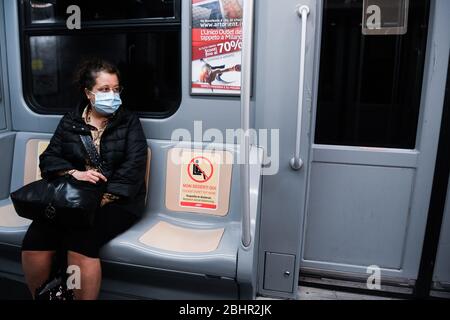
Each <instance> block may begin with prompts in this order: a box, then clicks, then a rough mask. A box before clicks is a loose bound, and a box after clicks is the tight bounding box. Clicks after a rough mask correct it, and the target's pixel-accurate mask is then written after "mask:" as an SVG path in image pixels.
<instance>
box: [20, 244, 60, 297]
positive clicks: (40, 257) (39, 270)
mask: <svg viewBox="0 0 450 320" xmlns="http://www.w3.org/2000/svg"><path fill="white" fill-rule="evenodd" d="M54 255H55V251H22V268H23V272H24V273H25V280H26V281H27V284H28V288H29V289H30V292H31V295H32V296H33V299H34V294H35V292H36V289H37V288H39V287H40V286H41V285H42V284H44V282H45V281H47V280H48V277H49V276H50V272H51V269H52V262H53V256H54Z"/></svg>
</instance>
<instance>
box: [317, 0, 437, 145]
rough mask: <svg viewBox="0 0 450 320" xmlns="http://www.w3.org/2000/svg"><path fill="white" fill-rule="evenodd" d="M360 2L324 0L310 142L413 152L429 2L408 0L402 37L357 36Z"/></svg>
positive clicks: (360, 11)
mask: <svg viewBox="0 0 450 320" xmlns="http://www.w3.org/2000/svg"><path fill="white" fill-rule="evenodd" d="M362 2H363V1H362V0H359V1H355V0H350V1H348V0H326V1H325V3H324V16H323V30H322V51H321V61H320V78H319V92H318V107H317V108H318V110H317V119H316V134H315V143H317V144H332V145H351V146H367V147H387V148H406V149H413V148H415V143H416V131H417V124H418V117H419V109H420V100H421V90H422V78H423V70H424V61H425V50H426V42H427V41H426V40H427V31H428V30H427V29H428V12H429V8H428V1H424V0H410V5H409V21H408V32H407V34H405V35H376V36H375V35H371V36H364V35H363V34H362V32H361V14H362Z"/></svg>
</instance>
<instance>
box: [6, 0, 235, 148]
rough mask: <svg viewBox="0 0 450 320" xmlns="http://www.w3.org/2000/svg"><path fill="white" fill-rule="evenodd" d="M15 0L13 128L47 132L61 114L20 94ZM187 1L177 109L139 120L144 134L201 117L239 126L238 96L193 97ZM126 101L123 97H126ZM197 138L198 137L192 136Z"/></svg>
mask: <svg viewBox="0 0 450 320" xmlns="http://www.w3.org/2000/svg"><path fill="white" fill-rule="evenodd" d="M17 6H18V1H7V2H6V3H5V10H6V12H7V13H8V14H7V15H6V29H7V30H6V31H7V35H8V38H7V40H8V59H9V60H8V64H9V68H10V83H11V101H12V105H14V110H13V113H12V121H13V128H14V130H17V131H32V132H43V133H50V132H53V131H54V130H55V129H56V126H57V124H58V121H59V119H60V118H61V116H48V115H39V114H36V113H35V112H33V111H31V110H30V109H29V108H28V107H27V105H26V103H25V101H24V99H23V94H22V90H23V87H22V79H21V65H20V59H18V57H20V46H19V44H20V42H19V41H20V39H19V22H18V16H17V12H18V8H17ZM189 21H190V19H189V1H182V64H181V65H182V102H181V106H180V108H179V110H178V111H177V112H176V113H175V114H174V115H173V116H171V117H170V118H167V119H145V120H143V121H142V124H143V127H144V130H145V133H146V136H147V138H151V139H170V137H171V134H172V132H173V130H175V129H178V128H185V129H188V130H190V131H191V134H192V132H193V128H194V126H193V122H194V121H196V120H202V121H203V130H206V129H208V128H217V129H219V130H221V131H222V133H223V134H224V133H225V130H226V129H227V128H239V127H240V102H239V98H219V97H193V96H190V95H189V92H190V90H189V85H190V61H189V60H190V43H189V41H190V40H189V39H190V35H189V32H190V29H189ZM125 103H126V101H125ZM195 140H196V141H197V140H199V139H198V138H197V139H195Z"/></svg>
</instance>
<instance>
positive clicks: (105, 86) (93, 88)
mask: <svg viewBox="0 0 450 320" xmlns="http://www.w3.org/2000/svg"><path fill="white" fill-rule="evenodd" d="M76 79H77V83H78V85H79V86H80V89H81V90H82V92H81V94H82V96H83V100H84V103H81V104H80V105H79V106H78V107H77V108H75V110H72V111H71V112H68V113H66V114H65V115H64V117H63V118H62V119H61V121H60V122H59V125H58V127H57V129H56V131H55V133H54V135H53V137H52V139H51V140H50V144H49V146H48V147H47V149H46V150H45V151H44V152H43V153H42V155H41V156H40V158H39V160H40V163H39V167H40V169H41V175H42V177H43V178H51V177H52V176H53V177H55V175H63V174H70V175H72V176H73V177H75V178H76V179H77V180H82V181H88V182H90V183H93V184H95V183H97V182H99V181H100V180H103V181H106V183H107V184H106V193H104V195H103V199H102V201H101V205H100V208H99V209H98V210H97V212H96V218H95V219H96V220H95V223H94V226H93V227H92V228H78V229H75V228H73V229H71V228H62V227H59V226H56V225H53V224H52V223H48V222H37V221H33V222H32V223H31V225H30V227H29V229H28V231H27V233H26V235H25V238H24V240H23V244H22V265H23V270H24V273H25V278H26V281H27V283H28V286H29V289H30V291H31V294H32V295H33V297H34V294H35V291H36V289H37V288H39V287H40V286H41V285H42V284H43V283H45V282H46V281H47V279H48V277H49V275H50V271H51V267H52V260H53V257H54V255H55V252H56V251H57V250H58V253H59V252H61V251H60V250H62V252H64V253H65V252H67V264H68V265H69V266H71V265H76V266H78V267H79V268H80V271H81V289H79V290H75V292H74V294H75V299H96V298H97V296H98V294H99V290H100V284H101V265H100V259H99V250H100V248H101V247H102V246H103V245H104V244H106V243H107V242H108V241H110V240H111V239H113V238H114V237H116V236H117V235H119V234H120V233H122V232H124V231H125V230H127V229H128V228H130V227H131V226H132V225H133V224H134V223H135V222H136V221H137V219H138V218H139V217H140V216H141V215H142V212H143V210H144V207H145V196H146V187H145V171H146V170H145V169H146V164H147V142H146V138H145V135H144V131H143V129H142V126H141V123H140V121H139V118H138V117H137V116H136V115H135V114H134V113H132V112H131V111H129V110H127V109H126V108H124V107H123V106H122V107H121V103H122V101H121V99H120V93H121V92H122V87H121V86H120V82H119V81H120V73H119V70H118V69H117V68H116V67H115V66H114V65H112V64H110V63H108V62H106V61H104V60H102V59H97V58H96V59H91V60H88V61H85V62H84V63H82V64H81V65H80V67H79V70H78V71H77V76H76ZM86 98H87V99H86ZM89 131H90V132H91V134H92V137H93V141H94V145H95V147H96V149H97V151H98V152H99V153H100V155H101V156H102V159H103V161H104V162H105V164H106V165H105V172H104V173H105V175H106V176H108V177H109V178H108V180H107V179H106V177H105V176H103V175H102V174H101V173H100V172H98V171H97V170H96V169H95V167H93V166H91V163H90V161H89V160H87V159H86V157H85V151H84V150H83V145H82V143H81V140H80V137H79V135H80V134H83V133H84V132H89Z"/></svg>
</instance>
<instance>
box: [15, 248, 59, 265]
mask: <svg viewBox="0 0 450 320" xmlns="http://www.w3.org/2000/svg"><path fill="white" fill-rule="evenodd" d="M54 256H55V251H28V250H23V251H22V260H32V261H34V262H37V263H39V262H51V261H52V259H53V257H54Z"/></svg>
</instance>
